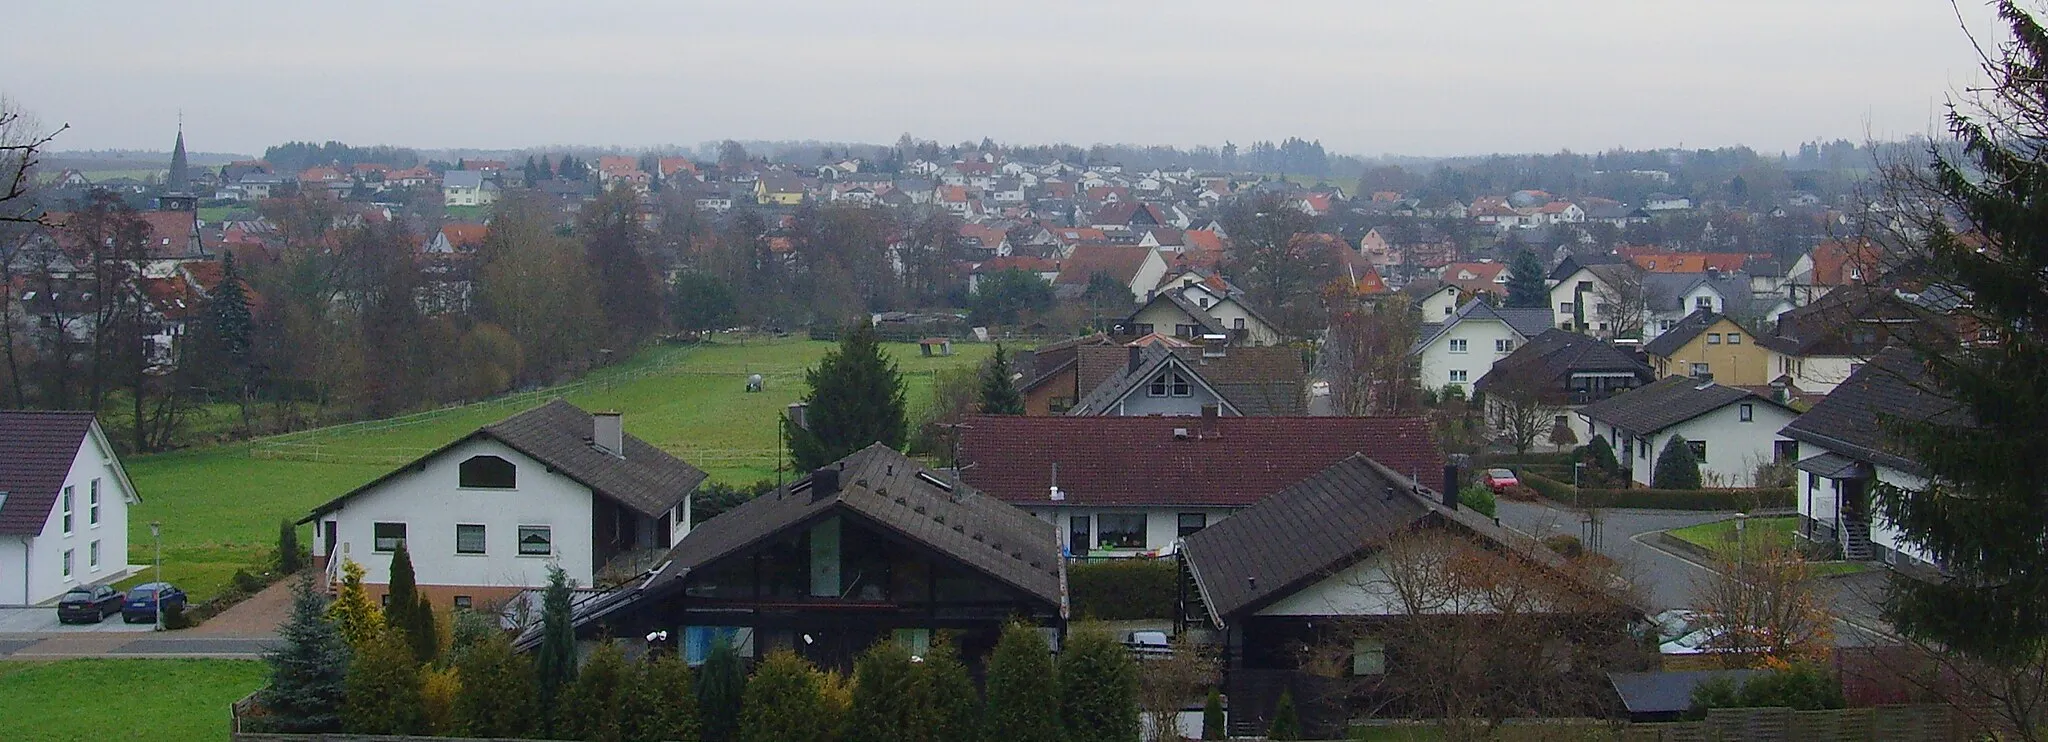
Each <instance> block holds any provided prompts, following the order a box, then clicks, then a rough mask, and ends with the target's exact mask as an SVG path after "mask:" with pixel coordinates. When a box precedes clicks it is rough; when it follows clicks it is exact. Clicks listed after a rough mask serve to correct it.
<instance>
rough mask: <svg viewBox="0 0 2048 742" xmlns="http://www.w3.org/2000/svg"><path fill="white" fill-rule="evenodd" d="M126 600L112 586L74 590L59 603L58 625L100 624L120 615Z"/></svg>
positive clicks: (77, 588)
mask: <svg viewBox="0 0 2048 742" xmlns="http://www.w3.org/2000/svg"><path fill="white" fill-rule="evenodd" d="M124 600H126V596H123V595H122V594H121V591H119V590H115V589H114V588H113V586H111V585H90V586H85V587H75V588H72V589H71V592H68V593H65V594H64V597H63V598H62V599H60V600H58V601H57V623H99V622H101V621H104V620H106V618H107V617H108V616H111V615H114V614H116V613H120V612H121V605H122V602H123V601H124Z"/></svg>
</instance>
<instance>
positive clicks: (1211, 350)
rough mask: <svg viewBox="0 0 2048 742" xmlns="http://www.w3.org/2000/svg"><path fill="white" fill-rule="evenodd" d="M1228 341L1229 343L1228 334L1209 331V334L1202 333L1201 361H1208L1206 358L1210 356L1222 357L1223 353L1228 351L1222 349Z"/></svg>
mask: <svg viewBox="0 0 2048 742" xmlns="http://www.w3.org/2000/svg"><path fill="white" fill-rule="evenodd" d="M1229 343H1230V336H1229V335H1223V334H1219V333H1209V334H1206V335H1203V336H1202V358H1203V359H1204V360H1203V362H1204V363H1207V362H1208V361H1207V359H1210V358H1222V357H1223V356H1224V355H1225V354H1226V353H1228V352H1229V351H1226V350H1224V348H1225V347H1226V346H1228V345H1229Z"/></svg>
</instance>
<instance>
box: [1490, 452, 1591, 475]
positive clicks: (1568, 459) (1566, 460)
mask: <svg viewBox="0 0 2048 742" xmlns="http://www.w3.org/2000/svg"><path fill="white" fill-rule="evenodd" d="M1483 461H1484V462H1485V464H1484V465H1486V466H1562V467H1564V468H1565V469H1566V470H1567V471H1569V470H1570V469H1571V468H1572V454H1571V452H1570V451H1559V452H1557V453H1502V454H1488V455H1487V456H1485V457H1484V459H1483Z"/></svg>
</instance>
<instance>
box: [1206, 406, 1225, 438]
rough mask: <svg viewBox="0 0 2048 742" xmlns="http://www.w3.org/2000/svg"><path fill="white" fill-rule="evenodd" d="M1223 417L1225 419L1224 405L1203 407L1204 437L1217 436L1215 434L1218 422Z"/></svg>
mask: <svg viewBox="0 0 2048 742" xmlns="http://www.w3.org/2000/svg"><path fill="white" fill-rule="evenodd" d="M1222 417H1223V405H1220V404H1205V405H1202V435H1203V437H1208V436H1212V435H1215V434H1216V421H1217V420H1218V419H1220V418H1222Z"/></svg>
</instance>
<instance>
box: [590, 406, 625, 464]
mask: <svg viewBox="0 0 2048 742" xmlns="http://www.w3.org/2000/svg"><path fill="white" fill-rule="evenodd" d="M590 442H591V443H594V444H596V445H597V447H598V448H600V449H603V450H604V452H605V453H608V454H611V455H613V456H619V457H624V456H625V455H626V423H625V418H624V416H622V415H620V414H619V413H617V412H594V413H591V415H590Z"/></svg>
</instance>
